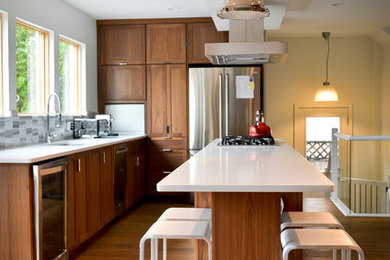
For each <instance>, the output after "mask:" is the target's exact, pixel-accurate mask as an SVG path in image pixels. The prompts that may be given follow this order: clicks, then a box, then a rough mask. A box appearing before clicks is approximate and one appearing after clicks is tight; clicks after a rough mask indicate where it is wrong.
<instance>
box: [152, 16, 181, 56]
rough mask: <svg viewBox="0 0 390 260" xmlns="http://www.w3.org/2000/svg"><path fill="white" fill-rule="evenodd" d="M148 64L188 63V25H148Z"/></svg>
mask: <svg viewBox="0 0 390 260" xmlns="http://www.w3.org/2000/svg"><path fill="white" fill-rule="evenodd" d="M146 50H147V51H146V52H147V54H146V61H147V63H148V64H167V63H186V24H184V23H183V24H148V25H146Z"/></svg>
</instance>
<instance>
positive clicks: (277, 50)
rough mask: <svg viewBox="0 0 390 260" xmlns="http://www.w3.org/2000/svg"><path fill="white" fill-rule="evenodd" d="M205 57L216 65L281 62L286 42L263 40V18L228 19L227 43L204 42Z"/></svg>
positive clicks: (284, 55)
mask: <svg viewBox="0 0 390 260" xmlns="http://www.w3.org/2000/svg"><path fill="white" fill-rule="evenodd" d="M205 54H206V57H207V58H208V59H209V60H210V61H211V62H212V63H213V64H216V65H251V64H262V63H281V62H283V61H284V60H285V59H286V57H287V43H286V42H265V41H264V23H263V20H258V19H253V20H230V30H229V42H228V43H206V44H205Z"/></svg>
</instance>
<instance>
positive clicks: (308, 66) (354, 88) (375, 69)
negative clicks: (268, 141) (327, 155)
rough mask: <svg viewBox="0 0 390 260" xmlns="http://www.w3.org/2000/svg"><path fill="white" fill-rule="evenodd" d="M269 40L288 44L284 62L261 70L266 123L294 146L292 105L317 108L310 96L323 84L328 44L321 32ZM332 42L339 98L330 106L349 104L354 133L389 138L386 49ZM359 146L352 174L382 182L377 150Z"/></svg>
mask: <svg viewBox="0 0 390 260" xmlns="http://www.w3.org/2000/svg"><path fill="white" fill-rule="evenodd" d="M270 40H282V41H288V45H289V46H288V56H287V59H286V61H285V63H283V64H267V65H266V66H265V112H266V119H267V123H269V125H270V126H271V127H272V132H273V134H274V136H276V137H280V138H283V139H285V140H286V141H287V142H288V143H290V144H291V145H293V144H294V134H293V129H294V112H293V105H294V104H299V105H304V106H312V105H315V103H316V102H314V100H313V99H314V94H315V92H316V90H317V89H318V88H320V87H321V85H322V82H323V81H324V80H325V58H326V45H325V44H326V43H325V41H324V40H323V39H322V37H321V35H320V34H319V36H318V37H296V38H273V39H270ZM330 41H331V42H330V44H331V52H330V61H329V81H330V83H331V86H333V87H334V88H336V90H337V92H338V94H339V102H330V103H332V104H334V105H336V104H342V105H352V106H353V115H352V117H353V118H352V121H353V126H352V129H353V133H352V134H354V135H374V134H387V135H390V118H389V115H390V102H389V100H390V85H389V84H390V47H389V46H388V47H387V48H383V46H380V45H378V44H377V43H375V42H374V41H373V40H372V39H370V38H369V37H364V36H361V37H357V36H356V37H334V36H331V38H330ZM357 146H358V147H356V149H354V154H353V156H354V163H355V165H353V168H354V169H356V170H355V171H354V173H353V174H354V176H355V177H361V178H374V179H383V178H384V174H383V170H381V169H379V167H378V165H380V164H381V162H380V160H379V159H378V158H380V156H377V155H378V154H379V153H380V152H381V148H380V146H376V145H373V144H372V143H371V144H370V142H365V143H362V142H361V143H359V144H357ZM374 158H377V159H374ZM382 163H383V162H382Z"/></svg>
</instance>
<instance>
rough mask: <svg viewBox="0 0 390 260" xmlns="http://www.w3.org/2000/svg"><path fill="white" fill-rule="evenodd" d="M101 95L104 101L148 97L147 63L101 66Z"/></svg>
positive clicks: (125, 100) (124, 100)
mask: <svg viewBox="0 0 390 260" xmlns="http://www.w3.org/2000/svg"><path fill="white" fill-rule="evenodd" d="M100 86H101V89H100V95H101V98H102V101H104V102H112V103H114V102H127V101H131V100H144V99H145V98H146V87H145V65H130V66H101V68H100Z"/></svg>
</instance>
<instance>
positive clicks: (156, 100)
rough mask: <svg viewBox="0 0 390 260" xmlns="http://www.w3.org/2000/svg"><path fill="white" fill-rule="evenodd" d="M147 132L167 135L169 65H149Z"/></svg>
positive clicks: (151, 134)
mask: <svg viewBox="0 0 390 260" xmlns="http://www.w3.org/2000/svg"><path fill="white" fill-rule="evenodd" d="M147 74H148V80H147V82H148V101H147V108H148V109H147V132H148V134H149V135H150V136H164V135H167V117H168V116H167V114H168V110H167V66H166V65H149V66H148V69H147Z"/></svg>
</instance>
